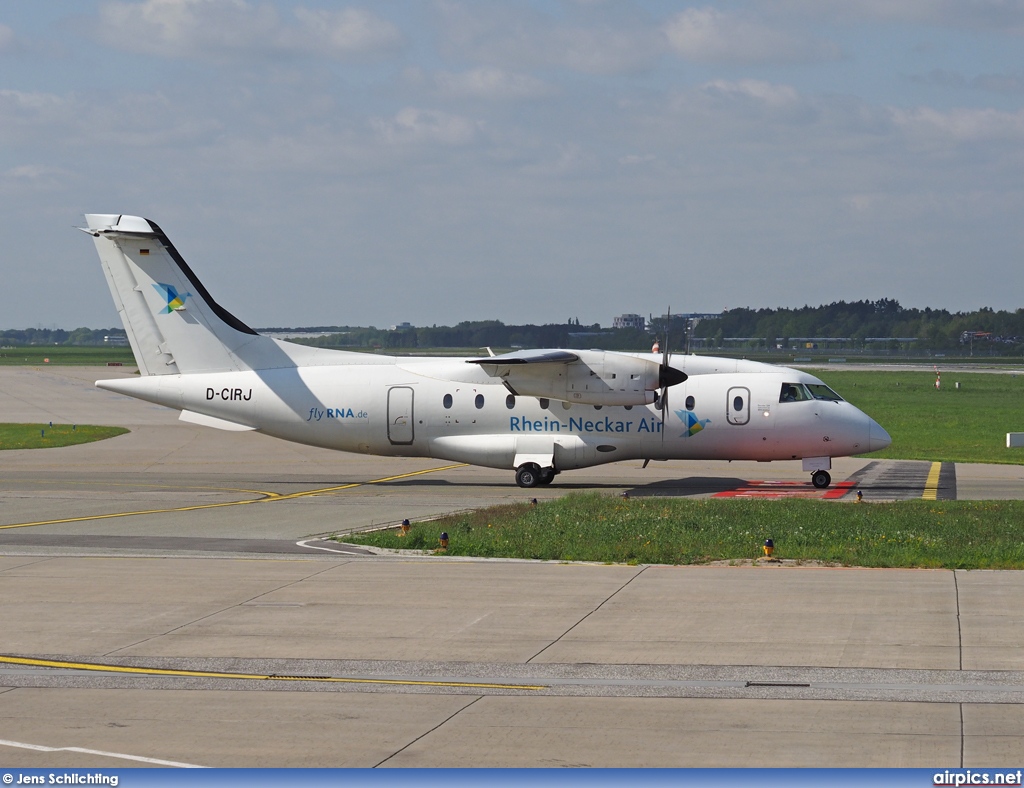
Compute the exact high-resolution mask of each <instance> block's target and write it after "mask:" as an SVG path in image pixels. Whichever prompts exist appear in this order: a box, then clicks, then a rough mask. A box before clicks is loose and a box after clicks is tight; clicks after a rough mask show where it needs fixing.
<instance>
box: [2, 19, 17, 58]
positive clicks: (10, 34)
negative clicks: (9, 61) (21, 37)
mask: <svg viewBox="0 0 1024 788" xmlns="http://www.w3.org/2000/svg"><path fill="white" fill-rule="evenodd" d="M14 46H15V37H14V31H13V30H11V28H9V27H8V26H7V25H0V52H10V51H11V50H12V49H14Z"/></svg>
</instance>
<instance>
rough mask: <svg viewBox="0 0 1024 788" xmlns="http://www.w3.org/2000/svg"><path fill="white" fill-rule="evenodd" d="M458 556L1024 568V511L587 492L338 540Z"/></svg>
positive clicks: (976, 505)
mask: <svg viewBox="0 0 1024 788" xmlns="http://www.w3.org/2000/svg"><path fill="white" fill-rule="evenodd" d="M442 531H444V532H446V533H447V534H448V538H449V543H448V549H447V554H448V555H460V556H484V557H502V558H526V559H543V560H554V561H596V562H609V563H625V564H640V563H642V564H704V563H708V562H711V561H722V560H724V561H729V560H736V561H741V560H749V559H753V558H760V557H763V556H762V549H761V548H762V546H763V544H764V542H765V540H766V539H772V540H773V541H774V542H775V556H774V557H775V558H781V559H795V560H797V561H820V562H825V563H827V564H834V565H841V566H868V567H926V568H947V569H954V568H955V569H1021V568H1024V501H899V502H894V503H873V504H867V503H864V504H856V503H838V502H826V501H810V500H799V499H796V500H762V501H758V500H736V499H730V500H706V499H702V500H692V499H671V498H635V497H634V498H630V499H621V498H609V497H608V496H606V495H601V494H597V493H578V494H572V495H568V496H566V497H565V498H561V499H558V500H554V501H547V502H543V503H540V504H538V505H530V504H514V505H506V506H498V507H493V508H489V509H481V510H479V511H476V512H469V513H465V514H458V515H452V516H450V517H447V518H444V519H441V520H434V521H431V522H429V523H422V524H416V525H413V526H412V528H411V530H410V531H409V533H408V534H407V535H405V536H400V535H399V534H400V531H399V529H390V530H387V531H378V532H372V533H365V534H348V535H345V536H344V537H338V538H339V539H340V540H344V541H345V542H347V543H353V544H361V545H373V546H377V547H385V548H393V549H402V548H404V549H420V550H434V549H436V548H437V547H438V538H439V535H440V533H441V532H442Z"/></svg>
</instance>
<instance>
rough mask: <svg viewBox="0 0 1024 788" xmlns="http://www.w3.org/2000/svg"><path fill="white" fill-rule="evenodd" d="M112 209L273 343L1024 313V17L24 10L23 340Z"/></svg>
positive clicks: (12, 124)
mask: <svg viewBox="0 0 1024 788" xmlns="http://www.w3.org/2000/svg"><path fill="white" fill-rule="evenodd" d="M84 213H112V214H136V215H141V216H145V217H147V218H149V219H152V220H153V221H155V222H157V223H158V224H159V225H160V226H161V227H162V228H163V230H164V231H165V232H166V233H167V235H168V236H169V237H170V239H171V240H172V242H173V243H174V244H175V246H176V247H177V248H178V250H179V251H180V252H181V254H182V255H183V256H184V258H185V259H186V260H187V261H188V262H189V265H190V266H191V268H192V269H193V271H195V273H196V274H197V275H198V276H199V278H200V279H201V280H202V281H203V283H204V284H205V285H206V287H207V289H208V290H209V291H211V293H212V294H213V296H214V297H215V298H216V299H217V300H218V301H219V302H220V303H221V304H222V305H223V306H224V307H226V308H227V309H228V310H230V311H231V312H233V313H234V314H235V315H237V316H238V317H239V318H240V319H242V320H243V321H244V322H246V323H248V324H249V325H253V326H288V327H295V326H313V325H375V326H378V327H386V326H388V325H392V324H395V323H399V322H403V321H408V322H410V323H412V324H413V325H433V324H437V325H449V324H455V323H458V322H460V321H463V320H486V319H498V320H502V321H504V322H505V323H550V322H564V321H566V320H568V319H576V318H578V319H579V320H580V321H581V322H582V323H583V324H592V323H600V324H602V325H610V324H611V322H612V318H613V317H614V316H616V315H619V314H622V313H629V312H634V313H640V314H643V315H648V314H655V315H657V314H662V313H664V311H665V309H666V308H668V307H671V308H672V310H673V311H675V312H720V311H722V310H724V309H730V308H735V307H752V308H761V307H799V306H803V305H805V304H809V305H812V306H816V305H818V304H827V303H831V302H833V301H840V300H843V301H856V300H862V299H868V300H877V299H880V298H894V299H897V300H898V301H900V303H902V304H903V305H904V306H907V307H920V308H923V307H928V306H930V307H933V308H945V309H950V310H952V311H968V310H974V309H978V308H980V307H983V306H987V307H991V308H994V309H1009V310H1015V309H1017V308H1020V307H1022V306H1024V265H1022V262H1024V261H1022V259H1021V257H1022V250H1024V0H759V1H758V2H741V1H740V0H737V1H736V2H717V3H709V2H702V3H686V2H658V1H657V0H649V1H643V0H608V1H607V2H603V1H602V0H546V1H541V0H536V1H535V2H527V1H526V0H501V1H500V2H485V1H483V0H472V1H469V0H467V2H460V0H406V1H405V2H398V1H395V2H391V1H389V0H375V2H372V3H370V2H366V3H363V4H348V3H345V2H337V1H335V2H328V1H327V0H297V1H296V2H292V1H291V0H266V1H264V0H143V1H141V2H135V1H133V2H128V1H127V0H77V1H76V2H74V3H69V2H62V3H56V2H45V3H43V2H17V1H16V0H0V281H2V283H3V286H2V288H0V328H25V327H48V328H67V329H71V328H75V327H78V326H88V327H91V328H101V327H112V326H116V325H118V318H117V313H116V311H115V309H114V307H113V302H112V301H111V298H110V295H109V292H108V290H107V288H106V283H105V280H104V277H103V274H102V272H101V269H100V267H99V263H98V259H97V257H96V254H95V250H94V248H93V245H92V242H91V240H90V239H89V238H88V237H87V236H86V235H83V234H82V233H78V232H76V231H75V230H74V229H73V228H75V227H80V226H82V225H83V223H84V220H83V218H82V215H83V214H84Z"/></svg>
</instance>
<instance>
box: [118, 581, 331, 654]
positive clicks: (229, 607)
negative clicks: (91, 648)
mask: <svg viewBox="0 0 1024 788" xmlns="http://www.w3.org/2000/svg"><path fill="white" fill-rule="evenodd" d="M336 568H337V567H336V566H334V565H332V566H328V567H325V568H323V569H321V570H320V571H318V572H313V573H311V574H308V575H305V576H304V577H300V578H298V579H296V580H292V581H289V582H287V583H282V584H281V585H279V586H277V587H276V588H271V589H268V590H266V591H262V592H260V593H259V594H256V596H254V597H251V598H249V599H243V600H242V601H241V602H235V603H233V604H230V605H227V606H225V607H222V608H221V609H219V610H214V611H213V612H211V613H207V614H206V615H205V616H199V618H196V619H194V620H192V621H186V622H185V623H184V624H179V625H178V626H176V627H172V628H171V629H168V630H167V631H165V632H161V633H159V634H157V635H150V636H149V637H145V638H142V639H141V640H137V641H135V642H134V643H129V644H127V645H124V646H119V647H118V648H116V649H114V650H113V651H108V652H107V653H105V654H103V655H102V656H104V657H113V656H117V654H118V653H119V652H123V651H125V650H126V649H130V648H135V647H136V646H141V645H142V644H143V643H148V642H150V641H151V640H159V639H160V638H162V637H167V636H168V635H173V634H174V633H175V632H178V631H180V630H182V629H185V628H186V627H190V626H193V625H194V624H198V623H199V622H200V621H205V620H207V619H209V618H213V617H214V616H219V615H220V614H221V613H225V612H227V611H228V610H234V609H235V608H237V607H241V606H242V605H248V604H250V603H251V602H255V601H256V600H257V599H260V598H262V597H265V596H267V595H268V594H274V593H276V592H278V591H281V590H282V589H285V588H288V587H289V586H293V585H297V584H298V583H302V582H304V581H306V580H309V579H311V578H314V577H316V576H317V575H322V574H323V573H324V572H330V571H331V570H332V569H336Z"/></svg>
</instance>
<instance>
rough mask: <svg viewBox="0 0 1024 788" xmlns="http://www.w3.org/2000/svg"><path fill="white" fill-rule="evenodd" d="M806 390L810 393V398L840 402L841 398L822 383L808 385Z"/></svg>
mask: <svg viewBox="0 0 1024 788" xmlns="http://www.w3.org/2000/svg"><path fill="white" fill-rule="evenodd" d="M807 388H808V389H810V391H811V396H812V397H814V398H815V399H823V400H827V401H829V402H842V401H843V398H842V397H840V396H839V395H838V394H836V393H835V392H834V391H833V390H832V389H830V388H829V387H828V386H826V385H825V384H824V383H808V384H807Z"/></svg>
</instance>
